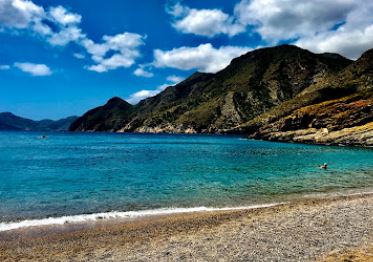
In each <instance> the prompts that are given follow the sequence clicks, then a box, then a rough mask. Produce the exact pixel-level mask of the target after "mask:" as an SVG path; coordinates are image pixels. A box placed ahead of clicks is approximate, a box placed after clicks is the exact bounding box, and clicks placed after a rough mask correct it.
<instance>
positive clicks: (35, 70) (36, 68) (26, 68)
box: [14, 63, 52, 76]
mask: <svg viewBox="0 0 373 262" xmlns="http://www.w3.org/2000/svg"><path fill="white" fill-rule="evenodd" d="M14 66H15V67H17V68H18V69H19V70H21V71H23V72H25V73H28V74H30V75H32V76H48V75H51V74H52V71H51V70H50V68H49V67H48V66H47V65H45V64H33V63H14Z"/></svg>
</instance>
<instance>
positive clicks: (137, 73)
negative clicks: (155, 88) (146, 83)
mask: <svg viewBox="0 0 373 262" xmlns="http://www.w3.org/2000/svg"><path fill="white" fill-rule="evenodd" d="M133 74H134V75H135V76H139V77H146V78H150V77H153V76H154V74H153V73H152V72H150V71H148V70H147V69H146V68H145V66H143V65H140V66H139V67H138V68H136V70H135V71H133Z"/></svg>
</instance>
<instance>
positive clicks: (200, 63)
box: [153, 44, 251, 73]
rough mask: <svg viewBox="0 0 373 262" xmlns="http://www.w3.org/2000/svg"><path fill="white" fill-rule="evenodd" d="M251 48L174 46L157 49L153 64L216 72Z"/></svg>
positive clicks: (203, 45)
mask: <svg viewBox="0 0 373 262" xmlns="http://www.w3.org/2000/svg"><path fill="white" fill-rule="evenodd" d="M250 50H251V48H248V47H237V46H221V47H219V48H214V47H213V46H212V45H211V44H201V45H199V46H197V47H180V48H174V49H172V50H169V51H162V50H159V49H156V50H155V51H154V62H153V64H154V66H156V67H160V68H163V67H171V68H177V69H180V70H191V69H197V70H199V71H201V72H208V73H215V72H217V71H219V70H221V69H223V68H225V67H226V66H227V65H229V63H230V61H231V60H232V59H233V58H235V57H237V56H240V55H242V54H244V53H246V52H248V51H250Z"/></svg>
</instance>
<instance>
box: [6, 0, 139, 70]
mask: <svg viewBox="0 0 373 262" xmlns="http://www.w3.org/2000/svg"><path fill="white" fill-rule="evenodd" d="M81 20H82V16H81V15H79V14H76V13H73V12H70V11H68V10H67V9H66V8H65V7H63V6H57V7H51V8H49V9H48V10H47V11H45V10H44V8H43V7H41V6H38V5H36V4H34V3H33V2H32V1H29V0H0V29H2V28H8V29H13V30H21V29H22V30H24V31H29V32H31V33H32V34H36V35H38V36H41V37H42V38H44V39H45V40H46V41H47V42H48V43H49V44H51V45H53V46H65V45H67V44H69V43H75V44H77V45H79V46H82V47H83V48H84V49H85V51H86V52H87V53H88V54H89V55H90V56H91V59H92V60H93V61H94V62H95V64H93V65H88V66H86V68H87V69H88V70H91V71H96V72H99V73H102V72H107V71H109V70H114V69H117V68H127V67H130V66H131V65H133V64H134V63H135V60H136V58H138V57H139V56H140V51H139V47H140V46H141V45H143V44H144V39H145V37H143V36H141V35H139V34H135V33H129V32H124V33H121V34H116V35H114V36H108V35H104V36H103V38H102V42H101V43H95V42H94V41H93V40H91V39H89V38H88V37H87V35H86V34H85V33H84V32H83V31H82V29H81V28H80V27H79V26H80V22H81ZM109 52H110V55H108V53H109ZM75 57H76V56H75Z"/></svg>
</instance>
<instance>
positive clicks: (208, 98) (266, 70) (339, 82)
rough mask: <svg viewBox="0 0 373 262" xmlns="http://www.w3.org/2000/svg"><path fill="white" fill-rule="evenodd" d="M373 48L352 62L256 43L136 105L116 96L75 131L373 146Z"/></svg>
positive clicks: (75, 125) (80, 121) (77, 123)
mask: <svg viewBox="0 0 373 262" xmlns="http://www.w3.org/2000/svg"><path fill="white" fill-rule="evenodd" d="M372 53H373V52H372V50H370V51H368V52H366V53H365V54H364V55H363V56H362V57H361V58H360V59H358V60H357V61H355V62H352V61H350V60H348V59H346V58H344V57H342V56H340V55H337V54H330V53H325V54H313V53H311V52H309V51H307V50H304V49H301V48H298V47H295V46H289V45H283V46H278V47H272V48H263V49H258V50H255V51H252V52H249V53H247V54H245V55H243V56H241V57H238V58H236V59H233V60H232V62H231V64H230V65H229V66H228V67H227V68H225V69H223V70H222V71H220V72H218V73H216V74H204V73H195V74H193V75H192V76H190V77H189V78H187V79H186V80H184V81H183V82H181V83H179V84H177V85H175V86H170V87H168V88H166V89H165V90H164V91H163V92H161V93H159V94H158V95H156V96H154V97H150V98H147V99H145V100H143V101H141V102H140V103H139V104H137V105H135V106H132V105H130V104H128V103H127V102H125V101H123V100H121V99H119V98H114V99H111V100H109V101H108V103H107V104H106V105H104V106H101V107H98V108H95V109H93V110H91V111H89V112H87V113H86V114H85V115H83V116H82V117H81V118H79V119H78V120H77V121H75V122H74V123H73V125H72V126H71V128H70V129H71V130H72V131H77V130H78V131H113V132H170V133H222V132H230V133H245V134H249V135H250V136H251V137H255V138H260V139H268V140H280V141H301V142H312V143H315V142H316V143H344V144H370V143H371V134H372V130H371V126H372V125H371V122H372V115H373V114H372V79H373V76H372V61H373V60H372ZM348 134H354V136H351V135H348Z"/></svg>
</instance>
